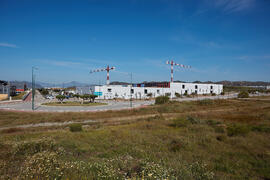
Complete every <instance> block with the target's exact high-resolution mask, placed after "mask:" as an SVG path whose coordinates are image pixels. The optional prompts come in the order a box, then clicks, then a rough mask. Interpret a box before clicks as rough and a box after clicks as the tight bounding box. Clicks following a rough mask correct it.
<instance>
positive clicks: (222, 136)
mask: <svg viewBox="0 0 270 180" xmlns="http://www.w3.org/2000/svg"><path fill="white" fill-rule="evenodd" d="M216 139H217V140H218V141H225V140H226V136H224V135H220V136H217V138H216Z"/></svg>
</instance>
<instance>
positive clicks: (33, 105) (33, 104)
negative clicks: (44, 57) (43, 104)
mask: <svg viewBox="0 0 270 180" xmlns="http://www.w3.org/2000/svg"><path fill="white" fill-rule="evenodd" d="M34 70H37V68H36V67H34V66H32V110H33V111H34V110H35V91H36V87H35V75H34Z"/></svg>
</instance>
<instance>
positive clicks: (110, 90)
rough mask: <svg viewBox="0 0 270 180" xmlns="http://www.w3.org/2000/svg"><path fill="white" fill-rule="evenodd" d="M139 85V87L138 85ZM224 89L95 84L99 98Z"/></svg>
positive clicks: (219, 88) (216, 86) (187, 85)
mask: <svg viewBox="0 0 270 180" xmlns="http://www.w3.org/2000/svg"><path fill="white" fill-rule="evenodd" d="M138 86H139V87H138ZM222 91H223V85H221V84H195V83H177V82H174V83H168V86H167V87H158V86H156V87H143V85H136V87H134V86H133V87H131V86H130V85H126V86H125V85H103V86H95V92H94V94H95V95H97V96H98V98H97V99H113V98H122V99H129V98H130V96H131V94H132V98H134V99H145V98H148V97H149V96H150V95H151V97H158V96H162V95H168V96H170V97H171V98H174V97H175V93H178V94H180V95H184V94H192V93H194V94H211V93H215V94H220V93H221V92H222Z"/></svg>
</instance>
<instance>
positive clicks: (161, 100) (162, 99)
mask: <svg viewBox="0 0 270 180" xmlns="http://www.w3.org/2000/svg"><path fill="white" fill-rule="evenodd" d="M168 102H169V97H168V96H159V97H156V99H155V104H165V103H168Z"/></svg>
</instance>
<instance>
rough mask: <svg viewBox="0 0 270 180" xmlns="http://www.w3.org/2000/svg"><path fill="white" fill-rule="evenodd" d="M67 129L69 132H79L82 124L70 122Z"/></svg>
mask: <svg viewBox="0 0 270 180" xmlns="http://www.w3.org/2000/svg"><path fill="white" fill-rule="evenodd" d="M69 130H70V131H71V132H80V131H82V125H81V124H71V125H69Z"/></svg>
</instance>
